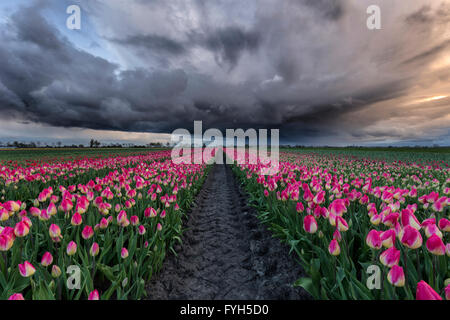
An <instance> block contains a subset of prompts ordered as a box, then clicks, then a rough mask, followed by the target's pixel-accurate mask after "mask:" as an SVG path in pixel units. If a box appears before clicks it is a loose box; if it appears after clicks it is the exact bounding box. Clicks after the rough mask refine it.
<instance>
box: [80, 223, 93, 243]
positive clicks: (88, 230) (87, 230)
mask: <svg viewBox="0 0 450 320" xmlns="http://www.w3.org/2000/svg"><path fill="white" fill-rule="evenodd" d="M81 236H82V237H83V239H84V240H88V239H90V238H92V237H93V236H94V230H93V229H92V227H91V226H85V227H84V229H83V231H82V232H81Z"/></svg>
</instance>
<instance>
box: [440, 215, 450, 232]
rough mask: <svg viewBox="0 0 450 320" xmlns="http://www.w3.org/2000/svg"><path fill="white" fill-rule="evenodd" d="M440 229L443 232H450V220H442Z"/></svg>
mask: <svg viewBox="0 0 450 320" xmlns="http://www.w3.org/2000/svg"><path fill="white" fill-rule="evenodd" d="M439 228H440V229H441V230H442V231H445V232H450V220H448V219H445V218H442V219H441V220H439Z"/></svg>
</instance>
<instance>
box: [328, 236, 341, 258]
mask: <svg viewBox="0 0 450 320" xmlns="http://www.w3.org/2000/svg"><path fill="white" fill-rule="evenodd" d="M328 252H329V253H330V254H331V255H333V256H338V255H339V254H340V253H341V248H340V246H339V243H338V242H337V241H336V240H331V242H330V245H329V246H328Z"/></svg>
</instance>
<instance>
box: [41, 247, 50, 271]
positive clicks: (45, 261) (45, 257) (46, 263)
mask: <svg viewBox="0 0 450 320" xmlns="http://www.w3.org/2000/svg"><path fill="white" fill-rule="evenodd" d="M52 262H53V256H52V254H51V253H50V252H48V251H47V252H46V253H44V255H43V256H42V260H41V265H43V266H44V267H48V266H49V265H51V264H52Z"/></svg>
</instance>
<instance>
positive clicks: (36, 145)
mask: <svg viewBox="0 0 450 320" xmlns="http://www.w3.org/2000/svg"><path fill="white" fill-rule="evenodd" d="M169 146H170V144H169V143H166V144H163V143H161V142H150V143H148V144H146V145H136V144H134V143H108V144H102V143H101V142H100V141H98V140H96V139H91V140H90V141H89V144H88V145H87V146H86V145H84V144H71V145H70V144H63V143H62V142H61V141H58V142H51V143H48V142H47V143H44V142H41V141H36V142H21V141H12V142H6V143H4V144H2V143H0V148H17V149H21V148H86V147H90V148H99V147H102V148H163V147H169Z"/></svg>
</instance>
